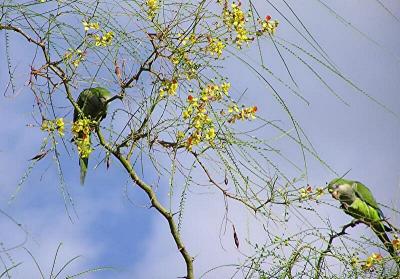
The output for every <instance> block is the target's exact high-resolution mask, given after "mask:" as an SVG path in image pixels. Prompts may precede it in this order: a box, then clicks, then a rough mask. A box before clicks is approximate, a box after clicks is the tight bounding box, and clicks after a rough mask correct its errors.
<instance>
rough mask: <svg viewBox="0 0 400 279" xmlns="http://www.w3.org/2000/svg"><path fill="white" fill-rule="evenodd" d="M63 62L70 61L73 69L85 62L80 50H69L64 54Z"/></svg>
mask: <svg viewBox="0 0 400 279" xmlns="http://www.w3.org/2000/svg"><path fill="white" fill-rule="evenodd" d="M63 60H64V61H65V62H69V61H72V65H74V67H78V66H79V64H80V63H81V62H82V61H83V60H85V54H84V53H83V51H82V50H80V49H77V50H74V49H72V48H69V49H68V50H67V52H66V53H65V54H64V57H63Z"/></svg>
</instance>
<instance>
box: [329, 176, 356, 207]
mask: <svg viewBox="0 0 400 279" xmlns="http://www.w3.org/2000/svg"><path fill="white" fill-rule="evenodd" d="M352 184H353V183H352V181H350V180H347V179H343V178H335V179H333V180H332V181H331V182H329V184H328V192H329V193H330V194H331V195H332V197H333V198H334V199H336V200H339V201H341V202H346V203H351V202H352V201H353V200H354V199H355V193H354V190H353V188H352Z"/></svg>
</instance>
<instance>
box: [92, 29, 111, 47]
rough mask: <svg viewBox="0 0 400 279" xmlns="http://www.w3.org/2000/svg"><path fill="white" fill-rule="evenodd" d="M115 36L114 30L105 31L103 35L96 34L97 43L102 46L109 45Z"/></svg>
mask: <svg viewBox="0 0 400 279" xmlns="http://www.w3.org/2000/svg"><path fill="white" fill-rule="evenodd" d="M113 38H114V32H112V31H109V32H107V33H105V34H104V35H103V36H99V35H97V34H96V35H95V36H94V41H95V45H96V46H102V47H106V46H109V45H111V43H112V40H113Z"/></svg>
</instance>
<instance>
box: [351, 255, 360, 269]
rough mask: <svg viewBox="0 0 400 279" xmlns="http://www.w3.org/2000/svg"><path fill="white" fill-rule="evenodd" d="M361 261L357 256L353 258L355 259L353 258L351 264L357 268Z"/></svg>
mask: <svg viewBox="0 0 400 279" xmlns="http://www.w3.org/2000/svg"><path fill="white" fill-rule="evenodd" d="M359 261H360V259H359V258H358V257H357V256H353V257H351V260H350V264H351V265H352V266H353V267H356V266H357V265H358V263H359Z"/></svg>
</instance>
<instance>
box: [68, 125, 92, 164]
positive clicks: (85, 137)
mask: <svg viewBox="0 0 400 279" xmlns="http://www.w3.org/2000/svg"><path fill="white" fill-rule="evenodd" d="M93 124H94V121H92V120H90V119H88V118H82V119H79V120H77V121H75V122H74V123H73V125H72V134H73V136H74V142H75V144H76V146H77V148H78V152H79V156H80V157H82V158H87V157H88V156H89V154H90V153H91V152H92V151H93V149H92V146H91V143H90V132H91V130H92V125H93Z"/></svg>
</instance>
